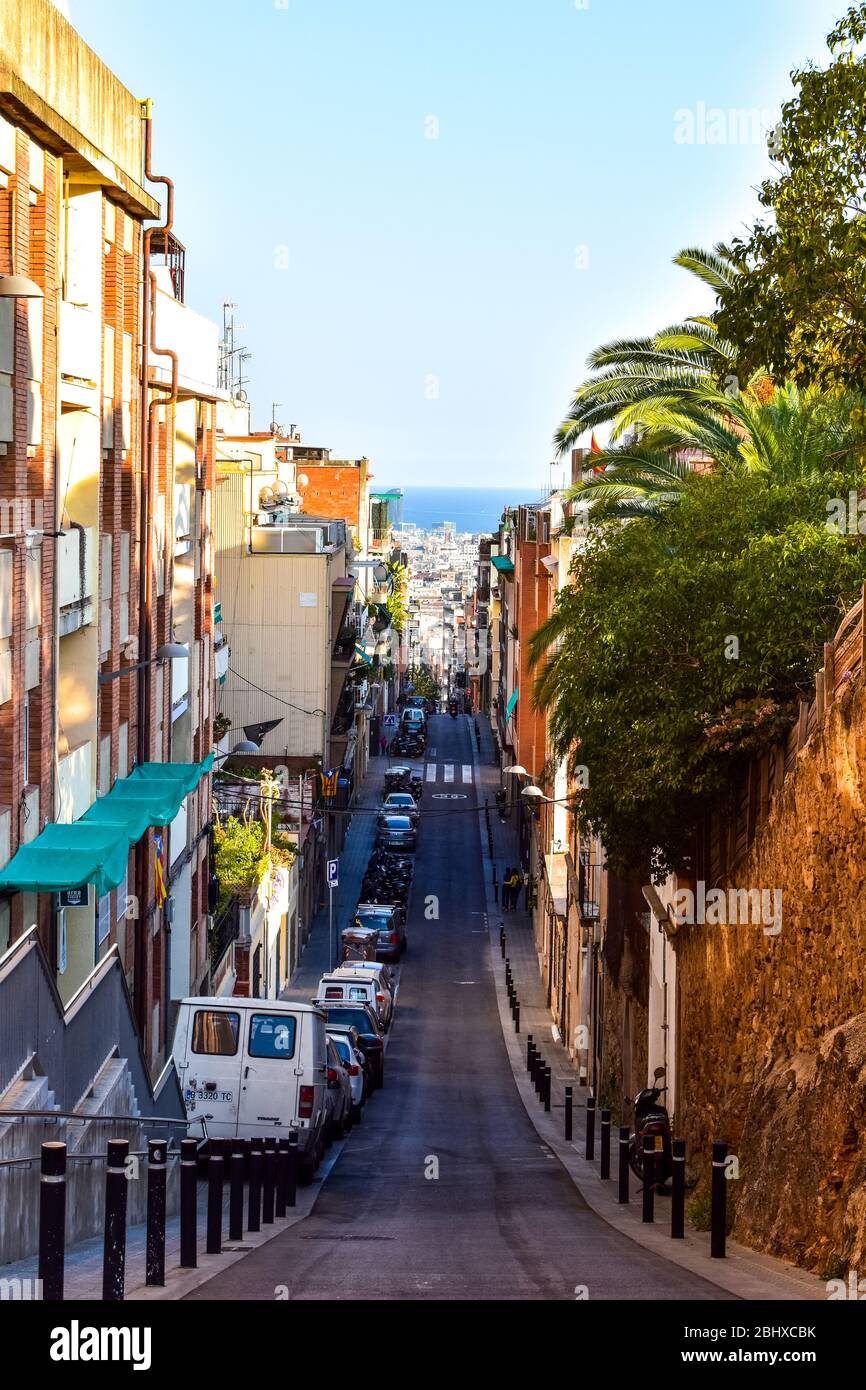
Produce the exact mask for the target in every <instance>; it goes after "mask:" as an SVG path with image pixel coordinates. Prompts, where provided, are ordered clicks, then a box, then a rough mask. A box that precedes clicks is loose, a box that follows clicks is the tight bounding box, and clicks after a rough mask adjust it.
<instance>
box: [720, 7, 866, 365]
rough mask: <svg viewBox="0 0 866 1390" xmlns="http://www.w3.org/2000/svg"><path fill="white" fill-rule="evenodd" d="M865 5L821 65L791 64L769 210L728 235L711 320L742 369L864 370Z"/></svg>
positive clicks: (766, 195)
mask: <svg viewBox="0 0 866 1390" xmlns="http://www.w3.org/2000/svg"><path fill="white" fill-rule="evenodd" d="M864 38H866V4H857V5H853V6H851V7H850V8H849V10H848V12H847V14H846V15H845V17H844V18H843V19H842V20H841V21H840V23H839V24H838V25H837V26H836V27H835V29H833V31H832V32H831V33H830V34H829V35H828V39H827V46H828V48H829V50H830V54H831V58H832V61H831V62H830V64H829V65H828V66H827V67H826V68H817V67H813V66H809V67H806V68H804V69H802V70H799V71H795V72H793V73H792V74H791V80H792V82H793V84H794V87H795V88H796V95H795V96H794V97H793V98H792V99H791V100H790V101H789V102H787V103H786V105H785V106H784V107H783V108H782V119H781V122H780V124H779V126H778V127H777V128H776V130H775V131H774V132H773V135H772V137H771V145H770V148H771V153H772V156H773V158H774V161H775V162H776V163H777V165H778V170H779V171H778V174H777V176H776V177H774V178H771V179H768V180H767V181H766V182H765V183H764V184H763V185H762V186H761V189H760V200H761V204H762V205H763V207H765V208H766V209H767V210H768V214H769V215H768V217H766V218H763V219H761V220H759V221H758V222H756V223H755V225H754V226H753V227H752V229H751V231H750V232H749V234H748V236H747V237H745V238H740V239H737V240H735V241H734V242H733V243H732V253H733V255H734V256H735V258H736V259H737V261H738V262H739V263H740V264H741V266H742V269H741V273H740V274H739V275H737V276H736V277H735V278H734V279H733V280H732V282H731V284H730V285H729V286H727V287H725V288H723V289H722V291H721V294H720V298H721V309H720V311H719V313H718V314H717V315H716V323H717V326H718V329H719V332H720V333H721V334H724V335H727V336H728V337H729V338H730V339H732V340H733V341H735V342H736V343H737V346H738V353H739V361H740V366H741V368H742V369H744V370H745V371H749V370H754V369H757V368H759V367H765V368H768V369H769V370H771V371H772V373H773V375H774V376H775V377H776V378H777V379H781V378H783V377H790V378H793V379H794V380H796V381H798V382H804V381H808V382H820V383H823V384H825V385H840V384H841V385H843V386H854V387H856V388H860V389H862V386H863V382H864V376H866V221H864V211H866V58H864V56H863V54H862V52H861V51H860V45H862V43H863V40H864Z"/></svg>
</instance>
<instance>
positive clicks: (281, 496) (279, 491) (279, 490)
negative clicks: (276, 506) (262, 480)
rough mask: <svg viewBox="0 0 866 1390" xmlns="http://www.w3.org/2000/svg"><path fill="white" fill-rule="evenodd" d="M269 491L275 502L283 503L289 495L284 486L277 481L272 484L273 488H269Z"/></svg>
mask: <svg viewBox="0 0 866 1390" xmlns="http://www.w3.org/2000/svg"><path fill="white" fill-rule="evenodd" d="M270 490H271V492H272V494H273V498H274V501H275V502H285V500H286V498H287V497H288V495H289V489H288V488H287V487H286V484H285V483H283V482H280V481H279V480H277V482H275V483H274V486H273V488H271V489H270Z"/></svg>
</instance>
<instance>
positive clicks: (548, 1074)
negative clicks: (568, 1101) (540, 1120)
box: [544, 1067, 553, 1114]
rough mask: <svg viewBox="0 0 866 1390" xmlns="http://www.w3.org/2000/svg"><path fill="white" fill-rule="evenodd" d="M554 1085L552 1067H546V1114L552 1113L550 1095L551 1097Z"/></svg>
mask: <svg viewBox="0 0 866 1390" xmlns="http://www.w3.org/2000/svg"><path fill="white" fill-rule="evenodd" d="M552 1085H553V1078H552V1075H551V1070H550V1067H545V1068H544V1109H545V1112H546V1113H547V1114H549V1113H550V1095H551V1090H552Z"/></svg>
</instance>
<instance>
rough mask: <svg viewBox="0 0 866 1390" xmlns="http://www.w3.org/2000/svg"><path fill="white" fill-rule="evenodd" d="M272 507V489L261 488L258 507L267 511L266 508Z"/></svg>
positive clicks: (273, 502) (273, 499)
mask: <svg viewBox="0 0 866 1390" xmlns="http://www.w3.org/2000/svg"><path fill="white" fill-rule="evenodd" d="M274 505H275V498H274V489H273V488H272V487H263V488H261V489H260V491H259V506H260V507H264V508H265V510H266V511H267V510H268V508H270V507H273V506H274Z"/></svg>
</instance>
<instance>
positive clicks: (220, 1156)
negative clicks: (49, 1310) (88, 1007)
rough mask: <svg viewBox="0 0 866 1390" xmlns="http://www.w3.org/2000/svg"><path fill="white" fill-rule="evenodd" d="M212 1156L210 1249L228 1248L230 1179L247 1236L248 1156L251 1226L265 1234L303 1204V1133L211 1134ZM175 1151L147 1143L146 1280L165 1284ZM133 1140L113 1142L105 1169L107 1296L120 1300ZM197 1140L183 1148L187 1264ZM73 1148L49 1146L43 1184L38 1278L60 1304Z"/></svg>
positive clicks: (194, 1212) (192, 1258)
mask: <svg viewBox="0 0 866 1390" xmlns="http://www.w3.org/2000/svg"><path fill="white" fill-rule="evenodd" d="M210 1148H211V1152H210V1154H209V1157H208V1160H207V1168H206V1172H207V1193H208V1200H207V1218H206V1243H205V1249H206V1252H207V1253H208V1254H215V1255H218V1254H220V1253H221V1251H222V1248H223V1197H224V1185H225V1178H226V1172H227V1173H228V1180H229V1230H228V1238H229V1240H232V1241H234V1240H240V1239H242V1237H243V1233H244V1232H243V1218H244V1170H245V1168H246V1166H247V1159H249V1182H248V1189H249V1202H248V1210H247V1229H248V1230H249V1231H259V1230H261V1227H262V1225H263V1224H264V1225H266V1226H267V1225H272V1224H273V1223H274V1221H275V1220H278V1219H285V1217H286V1215H287V1213H288V1212H289V1211H290V1209H291V1208H293V1207H295V1206H296V1204H297V1188H298V1135H297V1133H292V1134H290V1135H289V1137H288V1139H280V1140H277V1139H275V1138H268V1139H264V1140H262V1139H251V1140H249V1141H247V1140H244V1139H212V1140H211V1141H210ZM168 1159H169V1149H168V1141H167V1140H166V1139H151V1140H150V1141H149V1142H148V1146H147V1179H146V1180H147V1196H146V1205H147V1224H146V1238H145V1283H146V1284H147V1285H149V1286H151V1287H154V1286H156V1287H161V1286H164V1284H165V1246H166V1240H165V1225H166V1195H167V1180H168ZM132 1161H134V1160H131V1159H130V1154H129V1141H128V1140H126V1139H109V1141H108V1147H107V1156H106V1166H105V1217H104V1236H103V1251H102V1298H103V1301H104V1302H109V1303H117V1302H121V1301H122V1300H123V1298H124V1296H125V1285H126V1221H127V1198H128V1190H129V1189H128V1183H129V1178H130V1168H129V1164H130V1162H132ZM198 1168H199V1156H198V1144H197V1143H196V1141H195V1139H184V1140H182V1141H181V1146H180V1164H179V1179H180V1258H179V1265H180V1268H182V1269H195V1268H196V1266H197V1263H198ZM66 1188H67V1149H66V1145H65V1144H62V1143H55V1142H50V1143H44V1144H43V1145H42V1150H41V1172H40V1183H39V1256H38V1277H39V1279H40V1281H41V1287H42V1298H43V1301H45V1302H48V1303H60V1302H62V1301H63V1296H64V1277H65V1262H66V1205H67V1202H66Z"/></svg>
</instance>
